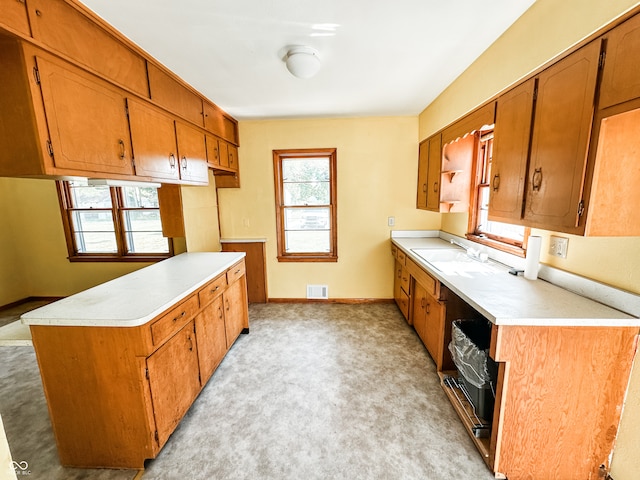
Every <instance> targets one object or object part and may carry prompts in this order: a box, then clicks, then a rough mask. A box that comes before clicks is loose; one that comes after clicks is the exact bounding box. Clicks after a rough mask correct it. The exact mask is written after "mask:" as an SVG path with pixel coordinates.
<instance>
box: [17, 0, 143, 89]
mask: <svg viewBox="0 0 640 480" xmlns="http://www.w3.org/2000/svg"><path fill="white" fill-rule="evenodd" d="M5 1H6V0H5ZM28 8H29V19H30V21H31V29H32V33H33V38H35V39H36V40H38V41H40V42H42V43H43V44H45V45H46V46H47V47H49V48H51V49H52V50H55V51H56V52H59V53H61V54H63V55H65V56H66V57H68V58H70V59H72V60H73V61H76V62H78V63H80V64H82V65H84V66H86V67H88V68H89V69H91V70H93V71H94V72H96V73H98V74H100V75H104V76H105V77H106V78H108V79H110V80H112V81H114V82H115V83H117V84H119V85H121V86H123V87H125V88H127V89H130V90H132V91H133V92H136V93H138V94H140V95H142V96H145V97H148V95H149V87H148V83H147V65H146V61H145V59H144V58H143V57H142V56H140V55H138V54H137V53H136V52H134V51H133V50H131V49H130V48H128V47H127V46H126V45H125V44H124V43H123V42H121V41H120V40H118V39H117V38H116V37H115V36H114V35H113V34H112V33H110V32H109V31H108V29H107V28H105V27H103V26H102V25H100V24H98V23H97V22H96V20H95V17H94V16H93V15H92V16H91V18H90V17H89V16H87V15H85V14H84V13H83V12H82V11H81V10H80V7H79V6H76V5H72V4H69V3H67V2H65V1H63V0H29V2H28Z"/></svg>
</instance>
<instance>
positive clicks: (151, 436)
mask: <svg viewBox="0 0 640 480" xmlns="http://www.w3.org/2000/svg"><path fill="white" fill-rule="evenodd" d="M225 299H228V302H227V301H225ZM248 328H249V319H248V310H247V297H246V283H245V267H244V259H243V260H241V261H240V262H238V263H236V264H234V265H233V266H231V267H230V268H229V269H227V270H226V271H225V272H224V273H222V274H221V275H219V276H217V277H216V278H214V279H212V280H210V281H209V282H207V284H206V285H204V286H203V287H201V288H200V289H198V290H197V291H195V292H193V293H191V294H189V295H188V296H187V297H186V298H185V299H182V300H180V301H179V303H177V304H176V305H173V306H171V307H170V308H168V309H167V310H166V311H165V312H164V313H162V314H161V315H159V316H157V317H155V318H153V319H152V320H150V321H149V322H147V323H145V324H143V325H140V326H134V327H97V326H81V327H80V326H51V325H31V333H32V338H33V344H34V348H35V351H36V356H37V358H38V364H39V367H40V373H41V376H42V381H43V386H44V390H45V396H46V398H47V403H48V406H49V412H50V417H51V423H52V426H53V429H54V432H55V437H56V442H57V445H58V453H59V456H60V462H61V463H62V465H65V466H75V467H107V468H142V467H143V465H144V461H145V459H148V458H155V456H156V455H157V454H158V452H159V451H160V449H161V448H162V447H163V445H164V444H165V442H166V441H167V440H168V438H169V436H170V435H171V433H172V432H173V430H174V429H175V427H176V426H177V424H178V423H179V421H180V419H181V418H182V417H183V416H184V414H185V413H186V411H187V410H188V409H189V407H190V405H191V404H192V402H193V400H194V399H195V398H196V397H197V395H198V393H199V392H200V390H201V389H202V388H203V387H204V385H205V384H206V382H207V380H208V379H209V378H210V377H211V375H212V374H213V372H214V371H215V368H216V367H217V366H218V364H219V363H220V361H221V360H222V358H223V357H224V355H225V354H226V352H227V351H228V349H229V348H230V347H231V345H232V344H233V342H234V340H235V339H236V338H237V336H238V335H239V334H240V332H242V331H248Z"/></svg>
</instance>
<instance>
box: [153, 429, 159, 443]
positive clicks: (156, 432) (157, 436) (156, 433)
mask: <svg viewBox="0 0 640 480" xmlns="http://www.w3.org/2000/svg"><path fill="white" fill-rule="evenodd" d="M153 436H154V437H155V439H156V442H158V443H160V435H158V430H156V431H155V433H154V435H153Z"/></svg>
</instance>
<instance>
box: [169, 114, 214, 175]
mask: <svg viewBox="0 0 640 480" xmlns="http://www.w3.org/2000/svg"><path fill="white" fill-rule="evenodd" d="M176 137H177V139H178V156H179V165H180V178H181V179H182V180H186V181H189V182H194V183H205V184H206V183H209V177H208V167H207V150H206V146H205V143H204V133H202V132H201V131H200V130H198V129H196V128H194V127H191V126H189V125H187V124H186V123H182V122H179V121H176Z"/></svg>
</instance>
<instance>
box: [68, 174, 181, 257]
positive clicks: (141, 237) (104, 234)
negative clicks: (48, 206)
mask: <svg viewBox="0 0 640 480" xmlns="http://www.w3.org/2000/svg"><path fill="white" fill-rule="evenodd" d="M58 192H59V197H60V206H61V208H62V214H63V215H62V216H63V224H64V227H65V233H66V238H67V247H68V250H69V258H70V259H73V260H80V259H83V260H89V259H91V260H144V261H149V260H154V259H162V258H166V257H168V256H169V255H171V251H172V245H171V242H170V240H169V239H167V238H165V237H163V236H162V223H161V221H160V209H159V204H158V190H157V188H155V187H138V186H123V187H109V186H102V185H100V186H92V185H86V184H83V183H78V182H58Z"/></svg>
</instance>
